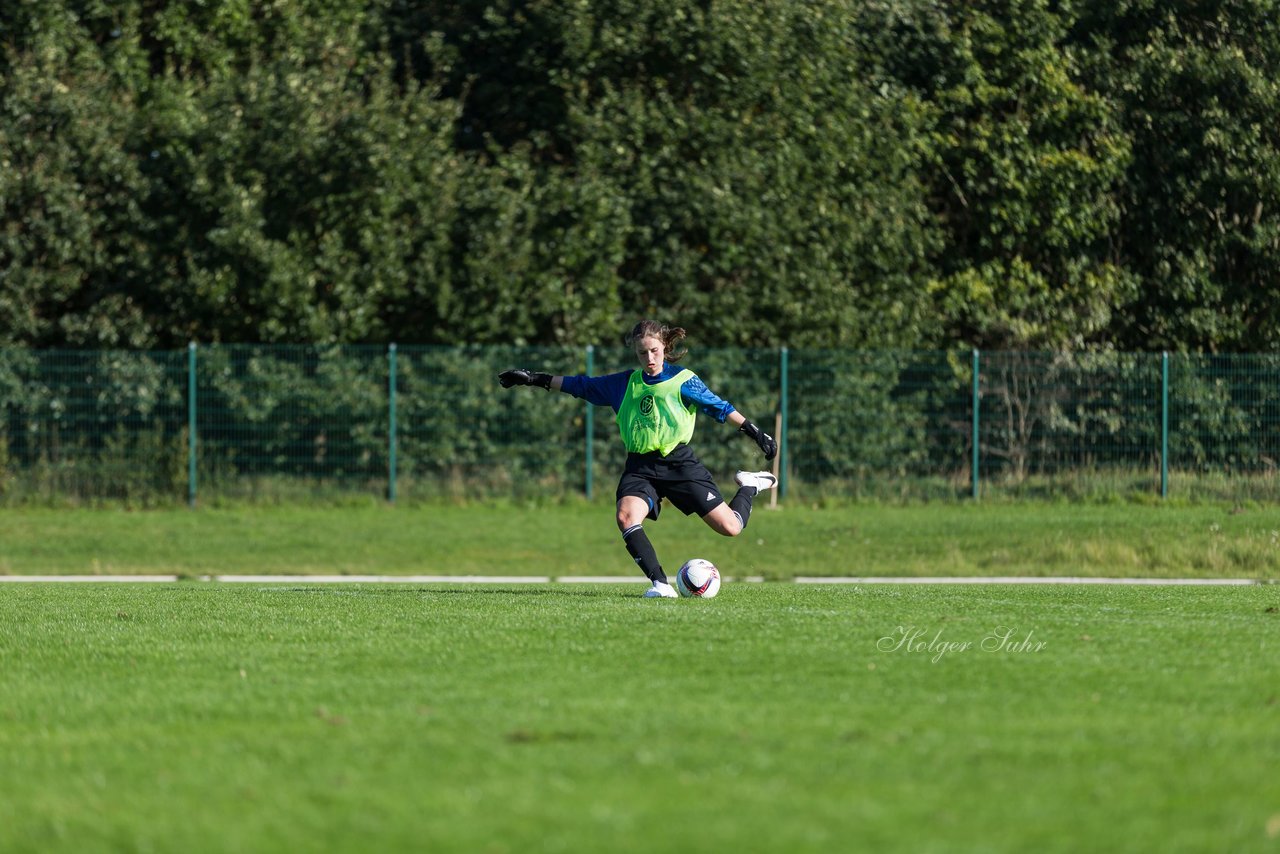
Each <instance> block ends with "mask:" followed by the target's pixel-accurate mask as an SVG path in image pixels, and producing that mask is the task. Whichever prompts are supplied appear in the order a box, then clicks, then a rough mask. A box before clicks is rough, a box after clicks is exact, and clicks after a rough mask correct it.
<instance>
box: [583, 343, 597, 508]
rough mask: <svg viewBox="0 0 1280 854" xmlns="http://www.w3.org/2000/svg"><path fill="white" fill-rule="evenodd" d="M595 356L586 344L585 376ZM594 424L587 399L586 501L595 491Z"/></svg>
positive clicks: (594, 363)
mask: <svg viewBox="0 0 1280 854" xmlns="http://www.w3.org/2000/svg"><path fill="white" fill-rule="evenodd" d="M595 357H596V348H595V347H594V346H593V345H591V344H588V345H587V376H591V375H592V374H594V373H595V371H596V358H595ZM595 426H596V421H595V407H594V406H592V405H591V403H590V401H588V402H587V417H586V431H587V437H586V438H587V458H586V459H587V462H586V465H587V475H586V482H585V483H584V484H583V486H584V487H585V491H586V495H587V500H588V501H590V500H591V498H592V496H593V495H594V492H595V477H594V473H595V453H594V452H595V435H596V430H595Z"/></svg>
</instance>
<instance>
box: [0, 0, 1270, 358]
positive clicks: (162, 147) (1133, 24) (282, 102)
mask: <svg viewBox="0 0 1280 854" xmlns="http://www.w3.org/2000/svg"><path fill="white" fill-rule="evenodd" d="M1278 79H1280V9H1277V7H1276V3H1275V2H1274V0H1222V2H1216V3H1210V4H1204V3H1198V2H1194V3H1193V2H1190V0H1179V2H1174V3H1172V4H1169V3H1160V4H1157V3H1154V2H1152V0H1121V2H1115V0H1105V2H1104V0H1078V2H1071V3H1050V2H1048V0H986V2H979V3H965V4H959V3H947V2H938V0H901V1H899V0H895V2H877V0H824V2H821V3H795V2H789V1H788V2H779V0H768V2H758V0H753V2H746V1H745V0H724V2H719V3H716V4H707V3H703V2H696V1H695V0H658V1H657V2H655V0H594V2H583V3H560V2H548V0H493V2H488V3H457V2H447V0H426V2H419V3H408V2H404V0H375V2H371V3H365V2H360V3H356V2H352V0H341V2H328V3H320V2H316V0H276V2H271V3H250V2H246V0H216V2H210V3H204V4H189V3H185V2H174V0H162V1H161V2H143V0H120V2H112V3H105V2H101V0H14V2H10V3H6V4H4V7H3V10H0V277H3V278H2V279H0V345H5V344H9V345H15V344H16V345H26V346H72V347H102V346H111V347H117V346H119V347H144V348H145V347H172V346H175V345H179V344H181V343H183V342H185V341H187V340H189V339H197V340H202V341H226V342H255V341H263V342H332V343H350V342H366V343H384V342H387V341H392V340H395V341H400V342H406V343H422V344H430V343H453V342H457V341H467V342H472V343H495V342H514V343H544V344H573V345H581V344H586V343H601V342H604V341H612V340H615V339H613V334H614V333H615V332H616V331H619V330H621V329H622V328H623V327H624V326H625V325H627V324H628V323H629V322H631V321H632V320H634V318H635V317H636V316H638V315H655V316H660V317H663V318H672V319H675V320H677V321H678V322H679V323H681V324H682V325H684V326H686V327H688V328H690V329H692V330H694V331H696V332H697V334H698V337H699V338H700V340H701V341H702V343H704V344H710V345H744V344H748V343H751V344H770V345H776V344H787V345H790V346H793V347H829V346H863V347H896V348H922V347H938V346H951V345H952V344H956V343H960V344H966V345H976V346H981V347H984V348H992V347H996V348H1013V349H1021V348H1052V349H1073V348H1077V347H1082V346H1107V347H1115V348H1118V349H1129V350H1148V349H1162V348H1168V349H1174V350H1182V349H1204V350H1235V351H1240V350H1244V351H1247V350H1273V349H1276V348H1277V347H1280V309H1277V306H1280V279H1278V278H1277V277H1278V276H1280V273H1277V271H1278V270H1280V84H1278V83H1277V82H1276V81H1277V80H1278Z"/></svg>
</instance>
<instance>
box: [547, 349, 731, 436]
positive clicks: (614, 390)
mask: <svg viewBox="0 0 1280 854" xmlns="http://www.w3.org/2000/svg"><path fill="white" fill-rule="evenodd" d="M682 370H684V369H683V368H681V367H680V366H679V365H672V364H670V363H669V362H663V363H662V372H661V373H659V374H658V375H657V376H656V377H651V376H649V375H648V374H645V373H643V372H641V376H643V377H644V382H645V385H655V384H657V383H660V382H663V381H664V380H669V379H671V378H672V377H674V376H675V375H676V374H678V373H680V371H682ZM632 373H633V371H619V372H618V373H616V374H605V375H604V376H599V377H588V376H584V375H581V374H579V375H578V376H573V377H565V378H564V381H563V384H562V385H561V386H560V390H561V391H563V392H565V393H566V394H571V395H573V396H574V397H577V398H581V399H583V400H585V401H586V402H587V403H593V404H595V405H596V406H611V407H613V411H614V412H617V411H618V409H619V407H621V406H622V398H623V397H624V396H625V395H626V393H627V383H628V382H630V380H631V374H632ZM680 396H681V397H682V398H683V399H684V400H685V401H686V402H687V403H691V404H693V405H694V406H696V407H697V408H698V411H699V412H701V413H702V414H703V415H709V416H711V417H712V418H714V419H715V420H716V421H719V422H720V423H721V424H723V423H724V420H725V419H726V418H728V417H729V413H731V412H734V411H735V409H734V408H733V405H732V404H731V403H729V402H728V401H727V400H723V399H722V398H721V397H720V396H719V395H717V394H716V393H715V392H713V391H712V390H711V389H709V388H707V384H706V383H704V382H703V381H702V380H700V379H699V378H698V377H697V375H694V376H692V377H690V378H689V379H687V380H685V381H684V382H683V383H681V385H680Z"/></svg>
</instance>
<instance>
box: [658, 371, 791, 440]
mask: <svg viewBox="0 0 1280 854" xmlns="http://www.w3.org/2000/svg"><path fill="white" fill-rule="evenodd" d="M680 392H681V394H683V395H684V396H685V397H686V398H687V399H688V400H690V401H692V402H693V403H694V405H696V406H697V407H698V408H699V409H700V410H701V411H702V412H703V413H704V414H706V415H710V416H711V417H712V418H714V419H716V420H717V421H720V422H722V423H723V422H728V423H729V424H732V425H733V426H734V427H737V428H738V430H740V431H741V432H743V433H746V434H747V436H749V437H750V438H751V439H752V441H754V442H755V443H756V444H757V445H759V446H760V450H761V451H763V452H764V458H765V459H766V460H772V459H773V458H774V457H776V456H777V455H778V443H777V442H776V441H775V440H774V438H773V437H772V436H770V435H769V434H768V433H766V432H764V431H763V430H761V429H760V428H759V427H757V426H756V425H754V424H752V423H751V422H750V421H748V420H747V418H746V416H744V415H743V414H742V413H741V412H739V411H738V410H737V409H735V408H734V407H733V406H732V405H731V404H730V403H729V402H728V401H725V400H722V399H721V398H720V397H719V396H717V395H716V394H715V392H713V391H711V390H710V389H709V388H707V386H706V384H704V383H703V382H702V380H700V379H698V378H696V377H695V378H694V379H691V380H688V381H687V382H685V384H684V385H683V386H681V388H680Z"/></svg>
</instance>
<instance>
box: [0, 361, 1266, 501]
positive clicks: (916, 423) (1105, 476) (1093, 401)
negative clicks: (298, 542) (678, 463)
mask: <svg viewBox="0 0 1280 854" xmlns="http://www.w3.org/2000/svg"><path fill="white" fill-rule="evenodd" d="M632 362H633V360H632V356H631V355H630V353H629V352H628V351H626V350H625V349H622V348H585V349H569V348H517V347H448V348H446V347H405V346H400V347H395V346H392V347H322V346H293V347H291V346H241V345H237V346H198V345H192V346H191V347H190V348H188V349H187V350H184V351H175V352H168V351H166V352H126V351H92V352H90V351H28V350H0V501H3V502H5V503H16V502H31V501H37V502H53V503H63V502H93V501H99V500H107V501H119V500H124V501H127V502H132V503H138V504H164V503H175V502H180V501H184V500H185V501H189V502H191V503H192V504H196V503H197V502H214V501H219V500H225V499H245V498H248V499H256V500H268V501H285V500H305V499H310V498H314V497H316V496H325V497H330V496H339V495H352V494H365V495H376V496H380V497H382V498H385V499H388V500H392V501H395V500H405V499H409V500H417V499H427V498H436V497H451V498H456V497H481V496H483V497H494V496H501V497H529V496H544V495H553V496H558V495H565V494H582V493H585V494H586V495H587V496H589V497H595V496H597V495H604V496H609V495H612V491H613V487H614V483H615V481H616V478H617V474H618V472H619V470H620V468H621V465H622V459H623V451H622V448H621V443H620V442H619V441H618V439H617V436H616V428H615V426H614V421H613V414H612V412H610V411H609V410H607V409H597V408H593V407H590V406H588V405H587V404H585V403H584V402H582V401H578V400H575V399H573V398H571V397H568V396H567V395H562V394H552V393H547V392H543V391H541V390H537V389H513V390H509V391H504V390H502V389H501V388H499V387H498V385H497V382H496V374H497V373H498V371H500V370H502V369H503V368H505V367H510V366H529V367H536V368H540V369H543V370H548V371H551V372H554V373H568V374H572V373H593V374H603V373H608V372H612V371H618V370H626V369H630V368H631V367H632ZM690 363H691V364H690V366H691V367H693V368H694V369H695V370H696V371H697V372H698V373H699V374H700V375H701V376H702V377H703V379H704V380H706V382H707V384H708V385H709V386H710V387H711V388H712V389H713V390H714V391H716V392H717V393H719V394H720V395H721V396H722V397H725V398H726V399H728V400H730V401H731V402H733V403H734V404H735V405H736V406H737V407H738V408H739V409H740V410H742V411H743V412H744V413H745V414H746V415H747V416H748V417H750V418H752V419H753V420H755V421H757V422H758V423H760V424H761V425H763V426H764V427H765V429H767V430H771V431H777V433H778V434H779V438H780V440H781V446H782V453H781V456H780V460H779V462H780V474H781V477H782V483H781V488H780V495H781V497H782V498H784V499H786V498H797V499H800V500H810V499H817V498H821V497H826V496H855V497H878V498H894V499H924V498H948V499H952V498H954V499H969V498H983V497H990V496H996V495H1002V496H1003V495H1014V496H1066V497H1098V498H1102V497H1117V496H1120V497H1124V496H1132V495H1146V496H1180V497H1189V498H1206V497H1212V498H1228V499H1232V500H1249V499H1252V500H1261V501H1271V500H1276V499H1280V488H1278V487H1280V480H1278V479H1277V475H1276V461H1277V460H1278V459H1280V356H1277V355H1262V356H1256V355H1255V356H1243V355H1237V356H1204V355H1175V354H1160V353H1022V352H983V353H978V352H974V351H953V352H857V351H840V350H786V349H782V350H777V349H751V350H738V349H735V350H729V349H710V350H699V351H697V352H696V353H695V354H694V356H693V357H692V358H691V359H690ZM694 442H695V447H696V449H697V451H698V453H699V455H700V456H701V457H702V459H703V460H704V461H705V462H706V463H707V465H708V466H709V467H710V468H711V470H712V471H713V472H715V473H716V474H717V476H718V477H720V478H721V479H723V480H726V481H727V478H728V477H729V476H730V475H731V474H732V472H733V471H734V470H736V469H738V468H742V467H760V466H763V465H764V461H763V459H762V458H760V456H759V454H758V452H757V451H756V450H755V448H754V446H753V445H752V444H751V443H749V442H747V441H745V440H744V439H743V438H742V437H741V436H739V435H737V433H736V431H734V430H731V429H729V428H727V427H724V426H721V425H717V424H714V423H711V422H709V421H706V420H705V419H703V420H702V423H700V425H699V428H698V433H697V435H696V436H695V440H694Z"/></svg>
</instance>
